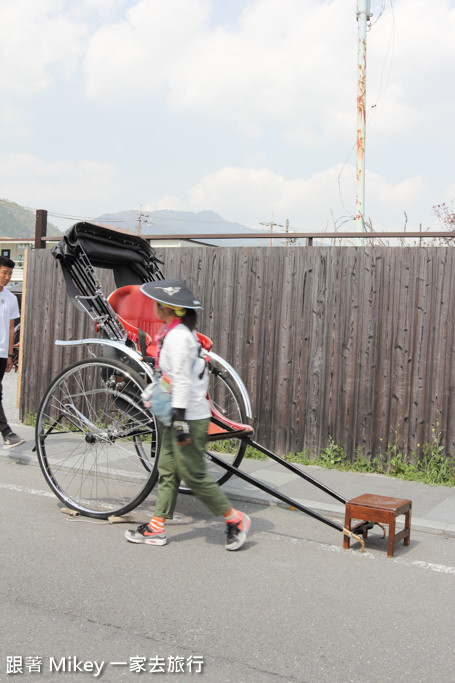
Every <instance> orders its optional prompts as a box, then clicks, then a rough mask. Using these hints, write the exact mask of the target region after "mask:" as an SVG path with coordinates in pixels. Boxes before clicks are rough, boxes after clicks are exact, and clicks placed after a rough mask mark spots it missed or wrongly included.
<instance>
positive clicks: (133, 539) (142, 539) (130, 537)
mask: <svg viewBox="0 0 455 683" xmlns="http://www.w3.org/2000/svg"><path fill="white" fill-rule="evenodd" d="M125 538H126V540H127V541H129V542H130V543H147V544H148V545H166V543H167V538H166V534H165V532H163V533H162V534H157V533H154V532H153V531H152V529H151V528H150V527H149V525H148V523H147V524H141V525H140V526H138V528H137V529H128V531H125Z"/></svg>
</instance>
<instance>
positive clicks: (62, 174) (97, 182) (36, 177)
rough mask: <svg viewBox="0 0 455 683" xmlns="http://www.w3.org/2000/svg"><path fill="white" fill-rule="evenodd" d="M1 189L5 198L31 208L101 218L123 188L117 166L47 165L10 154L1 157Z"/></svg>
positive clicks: (88, 162)
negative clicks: (104, 209)
mask: <svg viewBox="0 0 455 683" xmlns="http://www.w3.org/2000/svg"><path fill="white" fill-rule="evenodd" d="M0 187H1V189H2V197H3V198H5V199H9V200H11V201H16V202H18V203H20V204H24V205H27V206H30V207H32V208H46V209H51V210H53V211H59V210H60V211H66V212H70V213H81V214H83V215H87V213H89V214H90V213H92V212H93V213H95V215H98V214H99V213H101V211H102V208H101V207H102V205H103V202H104V203H105V206H108V204H109V202H114V200H115V198H116V196H117V194H118V192H119V190H120V187H121V185H120V178H119V176H118V171H117V167H116V166H115V165H114V164H106V163H100V162H98V161H93V160H89V159H87V160H84V161H81V162H79V163H70V162H67V161H54V162H45V161H43V160H42V159H39V158H38V157H36V156H34V155H32V154H10V155H8V156H4V157H0ZM65 207H66V208H65Z"/></svg>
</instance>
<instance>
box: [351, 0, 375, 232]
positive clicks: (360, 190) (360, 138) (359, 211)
mask: <svg viewBox="0 0 455 683" xmlns="http://www.w3.org/2000/svg"><path fill="white" fill-rule="evenodd" d="M370 17H371V14H370V0H357V69H358V79H357V166H356V177H357V194H356V202H355V204H356V207H355V211H356V216H355V220H356V230H357V231H358V232H365V220H364V217H365V120H366V119H365V92H366V62H367V21H368V20H369V19H370Z"/></svg>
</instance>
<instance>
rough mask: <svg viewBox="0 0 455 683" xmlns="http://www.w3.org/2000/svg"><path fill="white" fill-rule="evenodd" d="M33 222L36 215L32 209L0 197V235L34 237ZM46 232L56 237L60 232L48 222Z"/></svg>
mask: <svg viewBox="0 0 455 683" xmlns="http://www.w3.org/2000/svg"><path fill="white" fill-rule="evenodd" d="M35 223H36V216H35V213H34V212H33V211H29V210H28V209H24V208H23V207H22V206H19V204H14V202H9V201H7V200H6V199H0V237H15V238H18V237H35ZM47 234H48V235H49V236H54V235H56V236H57V237H58V236H59V235H61V234H62V233H61V231H60V230H59V229H58V228H56V227H55V225H53V224H52V223H49V222H48V224H47Z"/></svg>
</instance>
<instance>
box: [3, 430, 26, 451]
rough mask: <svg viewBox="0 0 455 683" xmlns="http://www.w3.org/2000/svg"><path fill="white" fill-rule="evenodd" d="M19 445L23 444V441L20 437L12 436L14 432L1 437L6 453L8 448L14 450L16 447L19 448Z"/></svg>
mask: <svg viewBox="0 0 455 683" xmlns="http://www.w3.org/2000/svg"><path fill="white" fill-rule="evenodd" d="M21 443H25V439H21V437H20V436H18V435H17V434H14V432H10V433H9V434H7V435H6V436H4V437H3V448H4V449H5V451H8V450H9V449H10V448H16V446H20V445H21Z"/></svg>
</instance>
